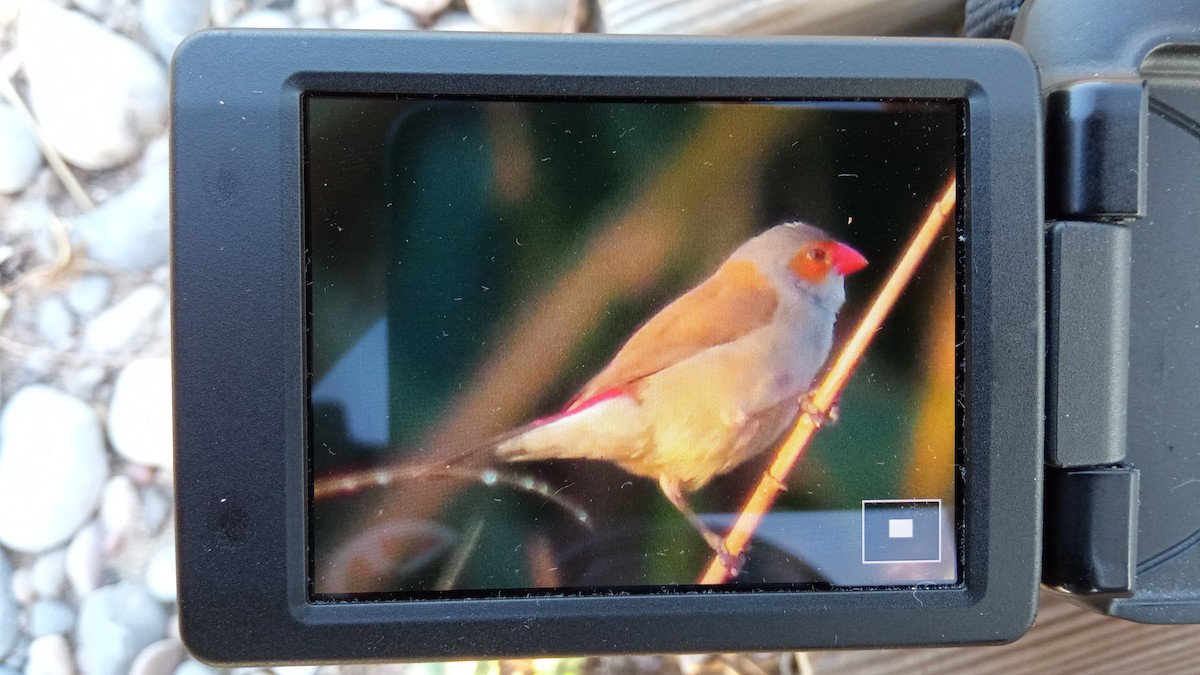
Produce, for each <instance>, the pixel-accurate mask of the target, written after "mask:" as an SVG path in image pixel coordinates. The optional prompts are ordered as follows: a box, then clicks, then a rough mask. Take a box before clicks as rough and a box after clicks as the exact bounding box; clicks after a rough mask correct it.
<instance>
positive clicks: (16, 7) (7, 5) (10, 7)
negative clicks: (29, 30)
mask: <svg viewBox="0 0 1200 675" xmlns="http://www.w3.org/2000/svg"><path fill="white" fill-rule="evenodd" d="M21 2H22V0H0V29H3V28H8V27H9V26H10V25H12V22H14V21H16V20H17V15H19V14H20V13H21Z"/></svg>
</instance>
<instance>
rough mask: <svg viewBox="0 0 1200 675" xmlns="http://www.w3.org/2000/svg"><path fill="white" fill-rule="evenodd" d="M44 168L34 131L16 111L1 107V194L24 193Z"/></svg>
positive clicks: (5, 106) (1, 105) (0, 105)
mask: <svg viewBox="0 0 1200 675" xmlns="http://www.w3.org/2000/svg"><path fill="white" fill-rule="evenodd" d="M41 168H42V151H41V150H39V149H38V145H37V138H36V137H35V136H34V134H33V129H31V128H30V127H29V125H28V124H27V123H26V122H25V120H23V119H21V116H20V115H18V114H17V112H16V111H15V110H13V109H12V108H10V107H9V106H7V105H4V104H0V194H6V195H7V194H14V193H17V192H20V191H21V190H24V189H25V188H26V187H28V186H29V184H30V183H32V182H33V179H34V178H35V177H37V174H38V170H39V169H41Z"/></svg>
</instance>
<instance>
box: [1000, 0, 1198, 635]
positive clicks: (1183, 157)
mask: <svg viewBox="0 0 1200 675" xmlns="http://www.w3.org/2000/svg"><path fill="white" fill-rule="evenodd" d="M1013 39H1014V40H1016V41H1017V42H1019V43H1021V44H1022V45H1023V46H1025V48H1027V49H1028V50H1029V51H1030V54H1031V55H1032V56H1033V58H1034V60H1035V62H1036V63H1037V65H1038V69H1039V72H1040V73H1041V76H1042V86H1043V88H1044V93H1045V95H1046V96H1047V122H1046V124H1047V148H1046V155H1047V185H1046V189H1047V198H1046V201H1047V207H1048V209H1047V218H1048V219H1050V220H1056V219H1062V220H1067V221H1073V222H1061V223H1055V224H1052V225H1051V232H1050V245H1051V246H1052V247H1058V248H1057V249H1055V248H1052V250H1051V264H1050V269H1049V271H1048V272H1049V275H1050V277H1051V312H1050V314H1049V315H1048V317H1047V320H1048V322H1049V323H1050V325H1051V328H1050V339H1049V344H1048V352H1049V361H1048V363H1047V385H1048V389H1049V392H1050V393H1049V402H1050V406H1049V407H1048V410H1047V412H1048V415H1049V419H1048V420H1047V427H1048V429H1047V434H1048V439H1047V462H1048V463H1049V464H1050V465H1052V466H1054V467H1061V468H1048V469H1047V475H1048V478H1047V485H1046V490H1047V495H1046V504H1047V508H1046V518H1047V525H1046V542H1045V546H1046V561H1047V566H1046V570H1045V572H1046V573H1045V576H1044V577H1043V578H1044V581H1045V582H1046V584H1047V585H1049V586H1051V587H1052V588H1057V589H1060V590H1064V591H1066V592H1068V593H1069V595H1068V597H1069V598H1070V599H1071V600H1073V601H1076V602H1079V603H1081V604H1084V605H1086V606H1089V607H1091V608H1093V609H1096V610H1098V611H1102V612H1104V613H1107V614H1111V615H1113V616H1119V617H1122V618H1126V619H1132V620H1135V621H1141V622H1147V623H1183V622H1192V623H1195V622H1200V480H1198V479H1197V476H1200V443H1197V440H1196V439H1197V438H1200V414H1197V411H1200V386H1198V385H1197V383H1200V358H1197V355H1198V354H1200V266H1198V265H1197V264H1196V261H1195V259H1194V258H1195V255H1194V254H1195V251H1197V250H1200V228H1197V227H1196V213H1197V212H1200V191H1198V190H1197V189H1196V184H1197V176H1198V175H1200V122H1197V120H1200V75H1198V74H1200V7H1198V6H1197V5H1196V3H1194V2H1188V1H1186V0H1160V1H1157V2H1124V1H1122V0H1094V1H1092V2H1077V1H1076V0H1031V1H1030V2H1026V3H1025V6H1024V7H1023V9H1022V11H1021V14H1020V16H1019V17H1018V19H1017V23H1016V26H1015V29H1014V32H1013ZM1082 221H1087V222H1082ZM1064 244H1065V245H1066V248H1065V249H1064V248H1063V246H1064ZM1064 253H1065V254H1066V256H1068V257H1070V258H1072V259H1071V260H1070V261H1069V262H1067V260H1066V258H1065V257H1063V254H1064ZM1056 257H1057V258H1058V262H1056ZM1122 286H1125V287H1126V289H1125V290H1121V287H1122ZM1117 462H1119V463H1121V464H1120V466H1112V465H1113V464H1114V463H1117ZM1131 567H1132V570H1131V569H1130V568H1131ZM1121 584H1125V587H1124V588H1120V585H1121Z"/></svg>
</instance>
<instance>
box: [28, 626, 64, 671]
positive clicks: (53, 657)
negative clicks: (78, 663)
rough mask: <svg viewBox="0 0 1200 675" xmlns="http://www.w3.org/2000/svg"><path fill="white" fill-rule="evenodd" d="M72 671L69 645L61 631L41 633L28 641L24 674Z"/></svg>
mask: <svg viewBox="0 0 1200 675" xmlns="http://www.w3.org/2000/svg"><path fill="white" fill-rule="evenodd" d="M74 672H75V663H74V660H73V659H72V658H71V646H70V645H68V644H67V638H66V637H64V636H63V635H62V634H61V633H54V634H51V635H43V636H41V637H39V638H36V639H34V641H33V642H31V643H29V660H28V661H27V662H26V663H25V675H73V674H74Z"/></svg>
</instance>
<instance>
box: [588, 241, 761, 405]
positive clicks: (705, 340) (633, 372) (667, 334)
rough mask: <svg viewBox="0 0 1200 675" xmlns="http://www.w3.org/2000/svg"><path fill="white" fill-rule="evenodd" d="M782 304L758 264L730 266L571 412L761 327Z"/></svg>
mask: <svg viewBox="0 0 1200 675" xmlns="http://www.w3.org/2000/svg"><path fill="white" fill-rule="evenodd" d="M778 305H779V292H778V291H777V290H776V289H775V287H774V286H773V285H772V284H771V281H770V280H769V279H767V277H766V276H764V275H763V273H762V272H760V271H759V270H758V267H757V266H756V265H755V264H754V263H752V262H750V261H748V260H731V261H728V262H726V263H725V264H724V265H722V266H721V267H720V268H719V269H718V270H717V271H716V272H715V273H714V274H713V275H712V276H711V277H709V278H708V279H706V280H705V281H704V282H703V283H701V284H700V285H699V286H696V287H695V288H693V289H692V290H690V291H688V292H687V293H685V294H683V295H682V296H680V297H679V298H678V299H676V300H675V301H674V302H672V303H671V304H669V305H667V306H666V307H665V308H664V309H663V310H662V311H661V312H659V313H658V314H656V315H654V316H653V317H652V318H651V319H650V320H649V321H647V322H646V323H645V324H643V325H642V327H641V328H639V329H638V330H637V331H636V332H634V334H633V336H632V337H630V338H629V340H628V341H627V342H626V343H625V346H623V347H622V348H621V350H620V351H619V352H617V355H616V356H615V357H614V358H613V360H612V362H611V363H609V364H608V366H607V367H605V369H604V370H602V371H600V373H599V374H598V375H596V377H595V378H593V379H592V380H591V381H590V382H588V383H587V384H586V385H585V386H584V387H583V389H582V390H580V392H579V394H578V395H576V396H575V398H573V399H572V400H571V402H570V403H569V404H568V406H567V410H574V409H577V408H580V407H586V406H587V405H588V404H589V403H590V402H591V401H593V400H595V399H596V398H597V397H604V396H607V395H609V393H610V392H612V391H613V390H618V391H620V390H627V389H629V388H630V386H631V385H633V384H634V383H636V382H637V381H638V380H641V379H642V378H645V377H648V376H650V375H653V374H654V373H657V372H658V371H660V370H662V369H664V368H667V367H669V366H671V365H674V364H676V363H679V362H680V361H683V360H684V359H686V358H688V357H690V356H693V355H695V354H697V353H699V352H701V351H703V350H705V349H708V348H709V347H714V346H716V345H721V344H725V343H727V342H732V341H733V340H736V339H738V338H740V337H742V336H743V335H746V334H747V333H750V332H752V331H754V330H755V329H757V328H761V327H762V326H764V325H766V324H768V323H770V321H771V317H772V316H774V314H775V309H776V307H778Z"/></svg>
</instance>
